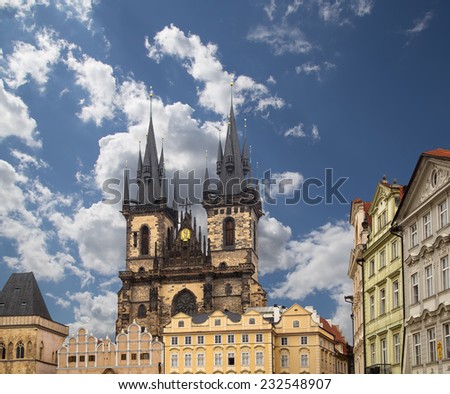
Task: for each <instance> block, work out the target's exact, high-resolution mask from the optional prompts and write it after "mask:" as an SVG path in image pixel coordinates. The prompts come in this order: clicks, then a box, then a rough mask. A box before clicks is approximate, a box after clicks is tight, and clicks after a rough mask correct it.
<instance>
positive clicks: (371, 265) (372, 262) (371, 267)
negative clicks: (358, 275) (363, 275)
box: [369, 259, 375, 276]
mask: <svg viewBox="0 0 450 394" xmlns="http://www.w3.org/2000/svg"><path fill="white" fill-rule="evenodd" d="M372 275H375V260H374V259H372V260H370V263H369V276H372Z"/></svg>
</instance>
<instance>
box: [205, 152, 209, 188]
mask: <svg viewBox="0 0 450 394" xmlns="http://www.w3.org/2000/svg"><path fill="white" fill-rule="evenodd" d="M205 162H206V163H205V179H204V180H203V191H204V192H206V191H208V190H209V184H210V181H209V172H208V151H206V153H205Z"/></svg>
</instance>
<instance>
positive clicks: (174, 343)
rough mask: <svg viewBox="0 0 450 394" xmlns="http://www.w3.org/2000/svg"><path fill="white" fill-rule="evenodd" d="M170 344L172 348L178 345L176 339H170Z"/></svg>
mask: <svg viewBox="0 0 450 394" xmlns="http://www.w3.org/2000/svg"><path fill="white" fill-rule="evenodd" d="M170 344H171V345H172V346H177V345H178V337H172V338H171V340H170Z"/></svg>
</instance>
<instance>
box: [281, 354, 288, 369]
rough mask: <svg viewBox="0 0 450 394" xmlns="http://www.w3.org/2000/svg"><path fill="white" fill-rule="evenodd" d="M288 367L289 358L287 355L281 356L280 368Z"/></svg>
mask: <svg viewBox="0 0 450 394" xmlns="http://www.w3.org/2000/svg"><path fill="white" fill-rule="evenodd" d="M287 367H289V356H288V355H287V354H282V355H281V368H287Z"/></svg>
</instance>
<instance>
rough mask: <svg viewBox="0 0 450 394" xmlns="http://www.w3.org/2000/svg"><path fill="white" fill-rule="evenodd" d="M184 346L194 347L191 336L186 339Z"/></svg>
mask: <svg viewBox="0 0 450 394" xmlns="http://www.w3.org/2000/svg"><path fill="white" fill-rule="evenodd" d="M184 344H185V345H192V337H191V336H187V337H184Z"/></svg>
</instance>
